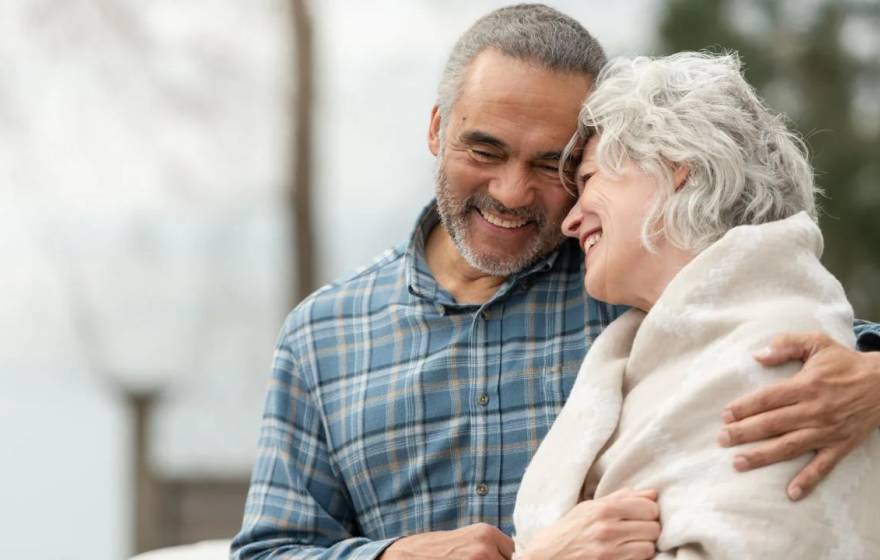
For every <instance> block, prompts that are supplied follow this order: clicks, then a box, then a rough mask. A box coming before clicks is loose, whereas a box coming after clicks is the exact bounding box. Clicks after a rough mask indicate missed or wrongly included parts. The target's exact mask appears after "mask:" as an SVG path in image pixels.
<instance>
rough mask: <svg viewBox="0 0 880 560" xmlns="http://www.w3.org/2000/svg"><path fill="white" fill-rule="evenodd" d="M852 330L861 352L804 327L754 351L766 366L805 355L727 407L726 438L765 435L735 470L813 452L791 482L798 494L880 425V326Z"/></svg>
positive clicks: (739, 440)
mask: <svg viewBox="0 0 880 560" xmlns="http://www.w3.org/2000/svg"><path fill="white" fill-rule="evenodd" d="M854 330H855V333H856V337H857V342H858V346H859V349H860V350H861V352H857V351H855V350H852V349H850V348H846V347H844V346H841V345H840V344H837V343H836V342H834V341H833V340H831V339H830V338H829V337H827V336H825V335H824V334H822V333H799V334H789V335H782V336H779V337H777V338H776V339H775V340H774V341H773V342H772V343H771V344H770V346H769V347H768V348H767V349H765V351H763V352H759V353H758V354H756V355H755V359H756V360H758V361H759V362H760V363H762V364H763V365H765V366H768V367H771V366H775V365H779V364H782V363H785V362H789V361H792V360H800V361H802V362H803V363H804V367H803V368H802V369H801V370H800V371H799V372H798V373H797V374H796V375H794V376H793V377H791V378H790V379H786V380H784V381H781V382H779V383H777V384H775V385H772V386H770V387H768V388H766V389H763V390H761V391H757V392H755V393H752V394H750V395H747V396H745V397H743V398H740V399H737V400H736V401H734V402H733V403H731V404H730V405H729V406H728V407H727V408H726V409H725V410H724V412H723V418H724V421H725V423H726V426H725V427H724V428H723V429H722V431H721V434H720V435H719V443H720V444H721V445H723V446H725V447H727V446H733V445H740V444H743V443H749V442H755V441H760V440H766V441H765V443H764V444H763V445H760V446H757V447H755V448H754V449H752V450H749V451H747V452H743V453H741V454H739V455H737V457H736V459H735V463H734V467H735V468H736V469H737V470H739V471H747V470H751V469H754V468H758V467H763V466H766V465H769V464H772V463H777V462H779V461H785V460H788V459H791V458H794V457H798V456H800V455H803V454H805V453H808V452H811V451H815V452H816V455H815V457H813V459H812V460H811V461H810V462H809V463H808V464H807V465H806V466H805V467H804V468H803V469H802V470H801V471H800V472H799V473H798V474H797V476H795V478H794V479H792V480H791V482H790V483H789V485H788V495H789V497H790V498H791V499H793V500H797V499H800V498H801V497H803V496H806V495H807V494H809V492H810V491H812V490H813V488H815V487H816V485H817V484H818V483H819V482H820V481H821V480H822V479H823V478H825V476H827V475H828V473H829V472H831V470H832V469H833V468H834V466H835V465H837V463H838V462H840V460H841V459H843V458H844V457H846V455H847V454H848V453H849V452H850V451H852V450H853V449H854V448H855V447H857V446H858V445H860V444H861V443H862V442H863V441H864V440H865V438H866V437H867V436H868V435H869V434H870V433H872V432H873V430H875V429H877V428H878V426H880V352H878V350H880V325H877V324H873V323H867V322H865V321H857V322H856V324H855V326H854Z"/></svg>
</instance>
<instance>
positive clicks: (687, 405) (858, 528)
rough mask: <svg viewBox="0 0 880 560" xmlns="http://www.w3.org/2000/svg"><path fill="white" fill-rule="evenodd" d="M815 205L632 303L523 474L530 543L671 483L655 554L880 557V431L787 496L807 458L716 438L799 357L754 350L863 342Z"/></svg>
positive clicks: (723, 243) (714, 253)
mask: <svg viewBox="0 0 880 560" xmlns="http://www.w3.org/2000/svg"><path fill="white" fill-rule="evenodd" d="M821 251H822V236H821V233H820V232H819V229H818V228H817V227H816V226H815V224H813V222H812V221H811V220H810V219H809V217H808V216H806V215H805V214H799V215H797V216H793V217H791V218H788V219H786V220H782V221H778V222H774V223H770V224H765V225H761V226H744V227H739V228H735V229H733V230H731V231H730V232H728V233H727V235H725V236H724V238H722V239H721V240H720V241H718V242H717V243H715V244H714V245H712V246H711V247H709V248H708V249H707V250H705V251H704V252H702V253H701V254H700V255H699V256H697V257H696V258H695V259H694V260H693V261H692V262H691V263H689V264H688V265H687V266H686V267H685V268H684V269H683V270H682V271H681V272H680V273H679V274H678V275H677V276H676V277H675V278H674V279H673V281H672V282H671V283H670V284H669V286H668V287H667V289H666V291H665V292H664V293H663V295H662V296H661V298H660V300H659V301H658V302H657V304H656V305H655V306H654V308H653V309H652V310H651V312H650V313H649V314H647V315H646V314H644V313H642V312H640V311H638V310H631V311H629V312H627V313H626V314H624V315H623V316H621V317H620V318H619V319H618V320H616V321H615V322H614V323H612V324H611V325H610V326H609V327H608V328H607V329H606V330H605V332H604V333H602V335H601V336H600V337H598V338H597V339H596V341H595V343H594V344H593V347H592V349H591V350H590V352H589V354H588V355H587V357H586V358H585V360H584V363H583V366H582V367H581V370H580V373H579V375H578V378H577V381H576V382H575V386H574V388H573V390H572V392H571V395H570V397H569V399H568V401H567V402H566V404H565V406H564V407H563V409H562V412H561V413H560V415H559V418H558V419H557V420H556V422H555V423H554V424H553V427H552V428H551V429H550V432H549V433H548V435H547V437H546V438H545V439H544V441H543V442H542V443H541V446H540V448H539V449H538V451H537V453H536V454H535V457H534V458H533V459H532V462H531V463H530V464H529V467H528V469H527V470H526V473H525V476H524V477H523V480H522V484H521V487H520V490H519V494H518V496H517V502H516V509H515V511H514V522H515V525H516V541H517V549H518V551H522V550H524V549H527V548H528V546H529V542H530V540H531V539H532V538H533V537H534V535H535V533H536V532H537V531H538V530H540V529H541V528H542V527H545V526H547V525H548V524H551V523H553V522H554V521H556V520H558V519H559V518H560V517H561V516H563V515H564V514H565V513H566V512H568V511H569V510H570V509H571V508H572V507H573V506H574V505H575V504H576V503H577V502H579V501H580V500H581V499H584V498H583V495H584V494H585V495H586V496H587V497H591V496H595V497H597V498H598V497H602V496H605V495H607V494H610V493H611V492H613V491H615V490H618V489H620V488H624V487H629V488H636V489H648V488H653V489H656V490H657V491H658V492H659V496H660V497H659V504H660V515H661V523H662V526H663V531H662V534H661V537H660V540H659V541H658V550H659V552H658V555H657V558H688V559H690V558H731V559H737V560H745V559H749V558H755V559H777V558H797V559H799V560H801V559H810V558H816V559H819V558H821V559H826V558H840V559H847V560H852V559H858V558H864V559H880V435H877V434H875V435H873V436H871V438H870V440H869V441H868V442H867V444H866V445H864V446H863V447H862V448H860V449H857V450H856V451H854V452H853V453H852V454H851V455H850V456H849V457H848V458H847V459H845V460H844V461H843V462H842V463H841V464H839V465H838V466H837V468H836V469H835V470H834V472H833V473H832V474H831V476H829V477H828V479H826V480H825V481H824V482H823V483H822V484H821V485H820V486H819V488H818V489H817V490H816V491H815V492H814V493H813V494H811V495H810V496H809V497H807V498H806V499H804V500H802V501H800V502H797V503H792V502H790V501H789V500H788V499H787V498H786V496H785V488H786V486H787V483H788V481H789V480H791V478H792V477H793V476H794V475H795V474H796V473H797V472H798V471H799V470H800V468H801V467H802V466H804V465H805V464H806V462H807V460H808V459H809V457H802V458H800V459H797V460H793V461H789V462H786V463H782V464H777V465H773V466H770V467H766V468H763V469H758V470H755V471H752V472H748V473H737V472H736V471H734V469H733V466H732V464H733V457H734V455H735V454H736V453H737V452H739V451H741V450H742V448H739V449H724V448H721V447H719V446H718V444H717V443H716V437H717V435H718V432H719V431H720V429H721V427H722V422H721V412H722V410H723V409H724V406H725V405H726V404H728V403H729V402H730V401H732V400H733V399H735V398H736V397H739V396H741V395H744V394H746V393H749V392H751V391H754V390H755V389H757V388H758V387H761V386H764V385H767V384H769V383H772V382H773V381H775V380H777V379H781V378H783V377H788V376H790V375H792V374H793V373H794V372H795V371H796V370H797V369H798V368H799V367H800V365H799V364H792V365H787V366H784V367H779V368H773V369H766V368H762V367H761V366H759V365H758V364H757V363H756V362H755V361H754V360H753V359H752V357H751V356H752V353H753V352H755V351H757V350H759V349H761V348H763V347H764V346H766V345H767V343H768V342H769V341H770V340H771V339H772V338H773V336H774V335H776V334H779V333H782V332H790V331H803V330H815V329H819V330H822V331H824V332H826V333H827V334H828V335H829V336H831V337H833V338H834V339H836V340H838V341H839V342H841V343H843V344H845V345H847V346H852V345H853V344H854V339H853V334H852V309H851V308H850V305H849V303H848V302H847V300H846V297H845V295H844V293H843V289H842V288H841V286H840V284H839V283H838V282H837V281H836V280H835V279H834V278H833V277H832V276H831V274H829V273H828V272H827V271H826V270H825V268H824V267H823V266H822V265H821V264H820V262H819V258H818V257H819V255H820V254H821Z"/></svg>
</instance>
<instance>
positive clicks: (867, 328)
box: [855, 320, 880, 352]
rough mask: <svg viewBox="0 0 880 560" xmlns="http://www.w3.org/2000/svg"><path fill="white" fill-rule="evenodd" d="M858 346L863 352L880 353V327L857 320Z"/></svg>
mask: <svg viewBox="0 0 880 560" xmlns="http://www.w3.org/2000/svg"><path fill="white" fill-rule="evenodd" d="M855 333H856V345H857V346H858V348H859V350H860V351H861V352H880V325H878V324H876V323H869V322H867V321H861V320H856V323H855Z"/></svg>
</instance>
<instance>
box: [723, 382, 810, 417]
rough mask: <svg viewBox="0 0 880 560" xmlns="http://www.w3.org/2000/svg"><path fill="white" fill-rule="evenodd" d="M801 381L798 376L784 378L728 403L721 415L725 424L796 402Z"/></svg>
mask: <svg viewBox="0 0 880 560" xmlns="http://www.w3.org/2000/svg"><path fill="white" fill-rule="evenodd" d="M801 383H802V382H801V381H800V380H797V379H796V378H790V379H784V380H782V381H779V382H777V383H774V384H773V385H770V386H769V387H765V388H763V389H759V390H758V391H755V392H754V393H749V394H748V395H744V396H742V397H740V398H738V399H736V400H735V401H733V402H732V403H730V404H729V405H727V408H726V409H724V412H723V413H722V414H721V417H722V419H723V420H724V423H725V424H730V423H732V422H736V421H737V420H742V419H744V418H748V417H749V416H754V415H755V414H760V413H761V412H766V411H768V410H773V409H774V408H780V407H783V406H788V405H791V404H795V403H796V402H798V398H799V395H800V392H801Z"/></svg>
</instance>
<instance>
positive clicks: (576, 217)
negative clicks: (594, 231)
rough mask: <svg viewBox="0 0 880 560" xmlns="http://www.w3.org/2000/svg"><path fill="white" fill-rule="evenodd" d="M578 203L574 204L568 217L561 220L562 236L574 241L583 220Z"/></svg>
mask: <svg viewBox="0 0 880 560" xmlns="http://www.w3.org/2000/svg"><path fill="white" fill-rule="evenodd" d="M579 202H580V201H577V202H575V203H574V206H572V207H571V210H569V211H568V216H566V217H565V219H564V220H562V234H563V235H566V236H568V237H574V238H575V239H577V238H578V237H579V235H580V228H581V221H582V220H583V218H584V213H583V212H582V211H581V205H580V204H579Z"/></svg>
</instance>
